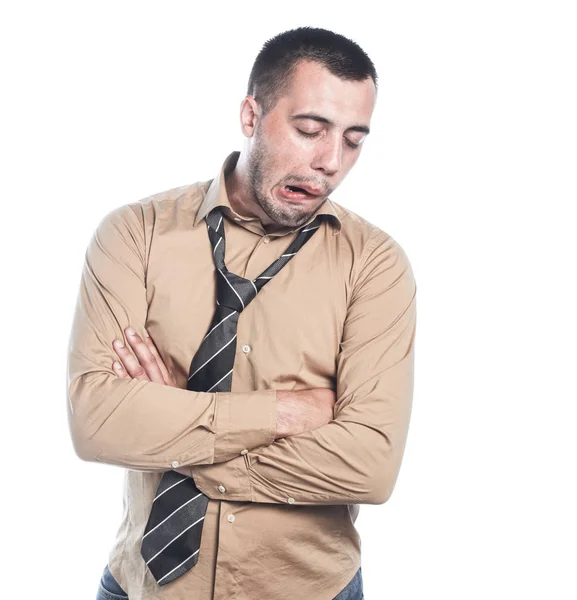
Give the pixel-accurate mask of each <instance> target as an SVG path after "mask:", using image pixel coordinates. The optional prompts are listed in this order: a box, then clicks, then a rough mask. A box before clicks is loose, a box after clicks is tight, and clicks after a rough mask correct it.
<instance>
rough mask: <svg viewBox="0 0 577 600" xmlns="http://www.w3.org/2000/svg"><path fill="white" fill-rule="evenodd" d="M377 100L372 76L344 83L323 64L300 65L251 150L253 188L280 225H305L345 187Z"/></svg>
mask: <svg viewBox="0 0 577 600" xmlns="http://www.w3.org/2000/svg"><path fill="white" fill-rule="evenodd" d="M375 100H376V89H375V85H374V83H373V80H372V79H371V78H370V77H369V78H368V79H366V80H364V81H345V80H343V79H339V78H338V77H336V76H335V75H333V74H332V73H330V72H329V71H328V70H327V69H325V68H324V67H323V66H321V65H319V64H318V63H314V62H309V61H307V62H301V63H300V64H299V65H298V67H297V69H296V71H295V74H294V76H293V79H292V83H291V86H290V90H289V92H288V93H287V95H285V96H283V97H281V98H280V99H279V100H278V102H277V103H276V105H275V106H274V107H273V108H272V109H271V110H270V112H269V113H267V114H266V115H265V116H264V117H262V118H260V119H258V120H257V122H256V127H255V129H254V132H253V135H252V137H250V141H249V143H248V150H249V151H248V157H247V176H248V182H249V186H250V189H252V194H253V196H254V200H255V201H256V203H257V204H258V205H259V206H260V207H261V208H262V210H263V211H264V212H265V213H266V214H267V215H268V216H269V217H270V218H271V219H272V220H273V221H274V222H275V223H278V224H279V225H285V226H291V227H297V226H299V225H301V224H302V223H304V222H305V221H306V220H307V219H308V218H309V217H310V215H311V214H312V213H314V212H315V210H316V209H317V208H318V207H319V206H320V205H321V204H322V203H323V202H324V201H325V200H326V198H327V196H329V195H330V194H331V193H332V192H333V191H334V190H335V189H336V188H337V187H338V185H339V184H340V183H341V181H342V180H343V179H344V178H345V177H346V175H347V173H348V172H349V171H350V170H351V168H352V167H353V165H354V164H355V162H356V161H357V159H358V157H359V154H360V151H361V148H362V141H363V139H364V138H365V137H366V135H367V133H368V128H369V126H370V119H371V115H372V113H373V109H374V105H375ZM287 185H288V186H291V187H287ZM293 186H296V187H297V188H301V189H300V191H298V190H296V191H293V190H294V187H293Z"/></svg>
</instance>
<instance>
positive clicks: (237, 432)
mask: <svg viewBox="0 0 577 600" xmlns="http://www.w3.org/2000/svg"><path fill="white" fill-rule="evenodd" d="M216 396H217V398H216V419H215V431H216V437H215V441H214V462H215V463H219V462H224V461H228V460H231V459H232V458H235V457H237V456H239V455H240V454H241V452H242V451H243V450H246V451H248V450H253V449H254V448H258V447H259V446H268V445H269V444H272V443H273V442H274V440H275V435H276V420H277V407H276V404H277V400H276V390H260V391H255V392H246V393H239V392H234V393H233V392H216Z"/></svg>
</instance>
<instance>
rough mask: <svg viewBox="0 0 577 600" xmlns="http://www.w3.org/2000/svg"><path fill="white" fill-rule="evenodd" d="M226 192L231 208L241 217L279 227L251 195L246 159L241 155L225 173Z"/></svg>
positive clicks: (269, 226) (271, 226)
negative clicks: (254, 218)
mask: <svg viewBox="0 0 577 600" xmlns="http://www.w3.org/2000/svg"><path fill="white" fill-rule="evenodd" d="M224 180H225V183H226V194H227V196H228V201H229V202H230V205H231V207H232V209H233V210H234V211H235V212H236V213H238V214H239V215H241V216H242V217H257V218H258V219H259V220H260V222H261V223H262V226H263V227H264V228H265V229H267V231H268V228H273V229H274V228H275V227H279V225H278V223H275V222H274V221H273V220H272V219H271V218H270V217H269V216H268V215H267V214H266V213H265V212H264V210H263V209H262V208H261V207H260V206H259V205H258V204H257V202H256V201H255V199H254V198H253V196H252V193H251V190H250V186H249V184H248V178H247V175H246V161H245V160H244V157H243V155H242V152H241V154H240V156H239V157H238V161H237V163H236V166H235V167H234V169H233V170H232V171H230V172H229V173H227V174H226V175H225V178H224Z"/></svg>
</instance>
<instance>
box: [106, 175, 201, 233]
mask: <svg viewBox="0 0 577 600" xmlns="http://www.w3.org/2000/svg"><path fill="white" fill-rule="evenodd" d="M210 183H211V180H208V181H198V182H196V183H192V184H187V185H181V186H178V187H173V188H170V189H168V190H163V191H161V192H155V193H153V194H150V195H148V196H146V197H144V198H140V199H138V200H134V201H132V202H128V203H126V204H122V205H120V206H117V207H116V208H114V209H112V210H110V211H109V212H108V213H106V214H105V215H104V216H103V217H102V218H101V220H100V222H99V224H98V227H97V230H98V231H101V232H105V231H109V232H112V231H116V232H117V233H118V232H119V231H120V230H125V231H127V232H129V233H131V234H134V235H135V236H136V237H142V236H143V235H145V234H146V233H147V232H148V233H149V232H150V231H151V230H152V229H155V228H158V227H161V226H162V224H163V223H172V224H174V223H175V222H183V223H187V222H188V223H192V221H193V220H194V216H195V215H196V212H197V210H198V208H199V207H200V204H201V203H202V200H203V198H204V196H205V194H206V190H207V189H208V187H209V185H210ZM146 237H148V236H147V235H146Z"/></svg>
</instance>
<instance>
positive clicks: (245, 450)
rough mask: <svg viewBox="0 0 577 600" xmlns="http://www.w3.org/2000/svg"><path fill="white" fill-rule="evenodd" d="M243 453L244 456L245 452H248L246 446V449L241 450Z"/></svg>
mask: <svg viewBox="0 0 577 600" xmlns="http://www.w3.org/2000/svg"><path fill="white" fill-rule="evenodd" d="M241 454H242V455H243V456H244V455H245V454H248V450H247V449H246V448H245V449H244V450H242V451H241Z"/></svg>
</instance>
